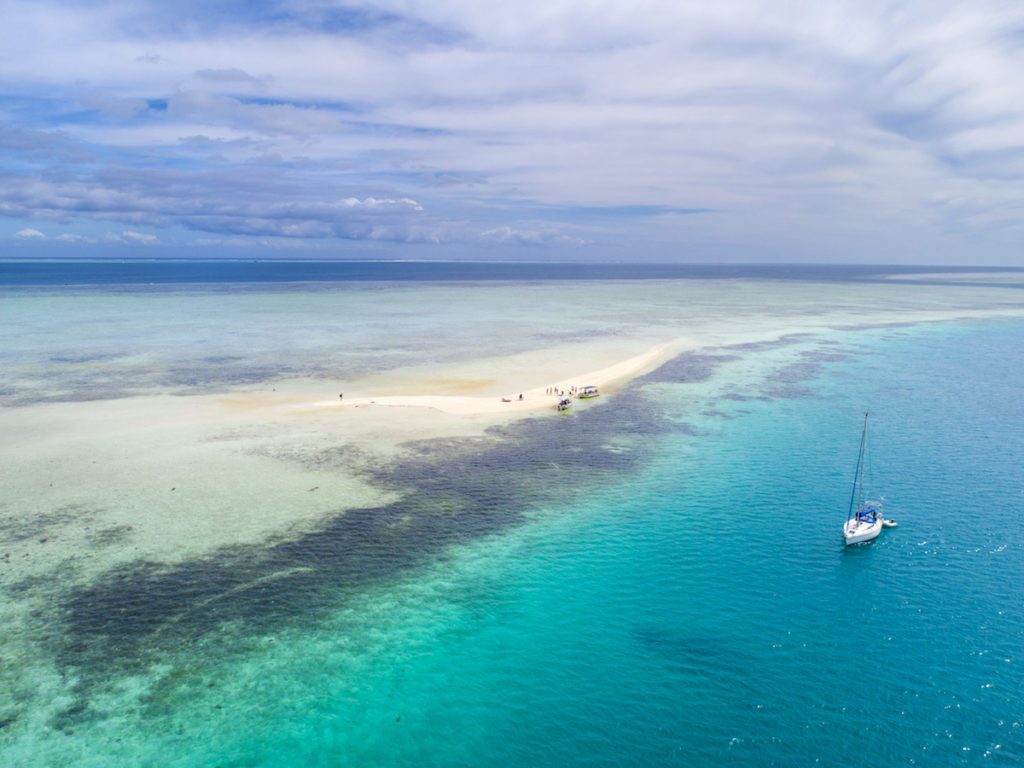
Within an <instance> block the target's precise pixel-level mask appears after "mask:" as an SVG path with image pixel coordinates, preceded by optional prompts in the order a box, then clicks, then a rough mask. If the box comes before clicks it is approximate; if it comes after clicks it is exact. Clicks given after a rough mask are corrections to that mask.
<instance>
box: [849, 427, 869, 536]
mask: <svg viewBox="0 0 1024 768" xmlns="http://www.w3.org/2000/svg"><path fill="white" fill-rule="evenodd" d="M867 436H868V414H867V412H866V411H865V413H864V429H863V430H862V431H861V433H860V450H859V451H858V452H857V469H856V471H854V473H853V488H851V489H850V509H849V511H848V512H847V513H846V519H847V520H849V519H850V518H851V517H853V501H854V499H856V498H857V490H858V489H859V488H860V469H861V462H862V461H863V460H864V443H865V441H866V440H867Z"/></svg>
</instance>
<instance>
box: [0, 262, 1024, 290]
mask: <svg viewBox="0 0 1024 768" xmlns="http://www.w3.org/2000/svg"><path fill="white" fill-rule="evenodd" d="M1011 271H1016V272H1019V273H1020V275H1021V280H1022V281H1024V269H1017V268H1006V267H925V266H905V265H899V266H886V265H851V264H763V265H758V264H644V263H634V262H621V263H615V262H611V263H593V262H544V261H538V262H480V261H477V262H473V261H300V260H295V259H291V260H288V259H282V260H271V259H263V260H255V259H152V260H146V259H126V260H122V261H116V260H97V261H88V260H84V259H53V260H49V261H38V260H17V259H9V260H0V286H3V285H10V286H18V285H131V284H140V283H141V284H145V283H154V284H168V283H186V284H187V283H282V282H332V281H346V282H353V281H360V282H361V281H411V282H420V281H460V282H461V281H493V280H631V279H634V280H649V279H720V278H742V279H758V278H762V279H780V280H872V279H876V278H877V277H878V276H879V275H916V274H927V273H933V272H943V273H949V274H956V273H982V274H983V273H985V272H992V273H996V272H1003V273H1006V272H1011Z"/></svg>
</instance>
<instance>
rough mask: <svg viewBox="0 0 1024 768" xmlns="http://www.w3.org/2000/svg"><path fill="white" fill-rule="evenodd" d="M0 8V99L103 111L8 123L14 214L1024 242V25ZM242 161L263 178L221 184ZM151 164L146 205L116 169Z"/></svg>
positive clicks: (442, 8)
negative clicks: (181, 17) (19, 130)
mask: <svg viewBox="0 0 1024 768" xmlns="http://www.w3.org/2000/svg"><path fill="white" fill-rule="evenodd" d="M9 5H10V8H11V12H12V13H13V15H15V16H16V17H17V18H18V19H19V22H21V23H20V24H18V25H8V26H7V27H5V28H4V29H3V30H0V49H3V50H5V52H7V57H6V59H5V72H4V73H3V74H2V75H0V84H2V85H3V86H4V92H6V93H8V94H11V95H12V97H17V96H18V95H19V94H23V95H25V97H26V98H34V97H35V96H36V95H37V94H43V95H44V96H45V97H46V98H48V99H51V100H53V102H54V103H56V104H68V105H70V104H74V103H76V102H77V103H79V104H86V105H90V106H92V107H93V108H94V109H96V110H98V111H100V112H101V113H102V115H103V116H105V117H106V118H107V119H106V120H100V119H97V120H95V121H93V122H89V121H88V120H81V119H77V118H76V120H68V121H66V122H61V121H60V120H59V119H55V120H53V121H51V122H42V121H41V122H37V123H33V124H32V125H27V126H25V131H26V132H24V136H25V137H27V138H26V139H25V141H28V140H34V139H32V137H38V139H39V141H40V142H42V137H43V136H44V134H45V135H47V136H49V137H50V138H49V139H48V141H49V142H50V144H53V142H54V138H53V137H54V136H57V135H59V136H60V139H61V150H62V151H61V153H60V156H59V157H57V155H55V152H54V150H53V148H52V147H50V149H49V150H48V153H49V154H48V156H47V158H44V157H43V154H44V153H43V152H42V145H41V143H40V147H39V148H38V151H36V152H33V151H32V149H31V148H29V149H25V148H24V147H22V146H20V145H19V148H18V150H17V151H18V158H19V160H20V161H22V162H23V163H25V164H30V163H33V162H34V163H36V165H35V166H33V167H32V168H28V167H27V165H26V166H17V168H18V169H19V172H22V171H23V172H24V173H25V174H28V175H32V174H36V175H35V177H34V179H35V182H36V183H35V184H34V185H28V184H24V183H23V182H22V181H18V180H17V179H16V180H15V181H14V182H12V184H10V185H8V184H5V185H4V188H5V189H6V190H7V191H5V192H4V193H3V194H2V195H0V198H2V199H0V214H6V215H9V216H18V217H21V218H27V219H29V220H41V221H46V220H58V221H66V220H71V219H94V220H101V221H104V220H116V221H120V222H124V223H125V225H127V226H135V227H146V228H156V227H164V226H179V227H183V228H186V229H189V228H191V229H194V230H197V231H202V232H212V233H215V234H217V235H223V236H230V237H287V238H293V239H294V238H331V237H343V238H368V239H389V238H390V239H393V240H394V241H396V242H406V241H407V240H409V239H413V240H414V241H416V242H448V241H450V240H451V239H452V238H470V239H471V237H472V236H471V235H468V234H467V233H471V232H487V233H488V234H487V235H486V237H487V239H488V240H489V241H499V240H500V241H503V242H508V243H510V244H512V243H521V244H535V243H545V242H546V243H556V242H563V241H562V240H560V239H559V237H569V239H570V240H572V239H573V238H572V237H571V236H569V235H564V233H565V232H572V231H573V230H572V226H573V221H572V220H571V216H572V213H571V212H572V210H573V209H574V208H577V207H580V206H606V207H615V206H619V207H624V208H627V207H629V206H645V205H646V206H664V207H669V208H672V207H676V208H712V209H715V210H718V211H725V212H728V213H729V215H728V216H724V215H723V216H719V217H717V218H709V219H707V220H703V221H700V222H697V221H693V220H691V217H669V218H666V219H665V220H661V221H659V222H657V223H656V225H655V223H654V222H649V221H647V222H639V221H633V222H630V221H628V220H627V219H621V220H620V221H615V222H611V221H609V222H605V223H604V225H603V227H602V233H601V234H599V235H594V237H613V236H615V235H616V233H617V236H618V237H620V238H621V239H622V240H623V241H630V242H632V241H634V239H635V238H636V237H641V238H644V237H647V236H652V237H657V238H661V240H660V241H659V242H672V241H673V240H675V241H685V240H687V239H688V238H693V237H695V236H696V235H695V233H698V232H699V233H700V237H701V238H704V239H706V240H713V241H717V242H719V243H725V242H728V243H729V244H730V245H731V246H734V247H737V248H741V247H749V248H751V249H753V250H754V251H757V252H761V253H764V254H766V255H775V256H778V255H780V254H784V253H785V252H786V251H787V250H788V249H790V247H791V245H792V242H793V239H794V238H797V237H803V238H805V243H806V244H807V245H808V247H815V246H816V245H817V246H822V245H824V246H828V247H832V246H833V244H834V240H835V238H834V237H832V234H831V233H833V232H835V231H838V230H843V231H845V232H848V233H852V235H851V236H850V237H847V238H846V240H847V241H849V242H852V241H853V240H854V239H856V236H857V233H860V235H861V236H862V237H864V238H869V239H871V241H872V242H873V243H876V244H877V246H878V247H877V249H876V252H875V255H874V258H882V259H884V258H887V257H891V256H892V255H894V254H897V255H898V253H899V249H901V248H902V247H903V243H904V242H905V240H906V238H907V237H908V236H912V235H916V236H918V237H920V238H921V239H922V240H928V239H934V240H941V239H942V238H944V237H948V236H949V233H950V232H957V233H960V235H962V236H963V238H964V242H965V243H966V242H968V241H969V240H971V239H973V241H974V245H973V247H970V248H968V247H967V246H966V245H965V246H964V247H963V253H964V254H969V255H971V256H973V255H974V254H975V253H977V252H978V251H979V247H978V246H979V244H980V245H982V246H983V245H984V244H985V243H986V242H987V238H988V236H989V233H988V229H987V228H988V226H989V222H991V221H993V220H998V221H1000V222H1008V223H1007V224H1006V226H1013V224H1014V222H1016V223H1018V224H1020V223H1022V222H1024V218H1018V217H1022V216H1024V214H1022V213H1021V212H1020V210H1019V208H1018V207H1016V206H1014V205H1013V203H1012V201H1013V200H1014V199H1022V198H1024V157H1022V154H1024V149H1022V147H1021V142H1020V139H1019V135H1020V131H1019V127H1020V126H1021V125H1024V79H1022V78H1020V77H1019V75H1018V73H1019V72H1021V71H1024V44H1022V37H1021V35H1020V32H1019V31H1017V30H1020V29H1024V6H1022V5H1020V4H1007V3H1003V2H997V1H996V0H978V1H977V2H974V3H970V4H964V3H955V2H951V1H947V0H939V2H925V1H924V0H906V1H905V2H902V3H899V4H897V5H887V4H873V3H859V2H853V1H852V0H850V1H849V2H839V3H825V4H823V3H815V2H811V1H810V0H805V1H804V2H797V3H790V4H784V5H783V6H780V5H779V4H778V3H776V2H769V1H768V0H736V2H733V3H729V4H727V5H713V4H712V5H709V4H706V3H705V4H693V3H679V2H675V1H674V0H638V2H636V3H633V4H629V5H624V4H621V3H618V4H616V3H603V4H599V5H597V6H595V5H594V4H593V3H592V2H584V1H583V0H563V1H561V2H556V3H551V2H542V0H523V2H521V3H517V4H513V5H506V6H502V5H500V4H493V3H479V2H473V1H471V0H430V1H429V2H428V1H427V0H379V1H378V2H376V3H375V4H374V8H375V11H374V14H377V15H374V16H373V18H374V19H378V22H379V23H376V26H375V25H374V24H373V23H371V24H369V25H367V26H365V27H361V28H360V29H359V30H345V29H338V28H330V29H318V28H317V19H318V18H319V16H318V13H319V12H320V10H322V6H321V5H320V4H307V3H300V2H288V1H287V0H285V1H284V2H283V3H282V4H281V7H282V8H283V9H285V10H287V12H288V17H289V18H290V19H293V20H295V21H294V23H288V24H279V25H274V26H273V27H266V26H261V25H260V24H259V23H256V22H255V21H252V20H249V19H247V18H245V15H244V14H239V15H238V17H237V18H234V17H233V18H232V19H231V24H230V32H229V33H228V32H226V31H225V30H226V29H227V27H226V26H225V24H224V23H223V18H222V17H218V18H204V17H203V16H202V14H197V15H196V17H195V18H191V19H190V22H189V24H188V25H183V24H180V23H179V22H178V20H176V19H175V18H172V17H170V16H168V15H167V14H168V12H167V9H166V8H163V7H161V6H160V4H153V5H146V4H145V2H143V4H142V6H138V7H135V6H132V5H131V4H129V5H127V6H126V5H123V4H119V3H113V2H111V3H109V4H104V3H102V2H101V4H100V5H99V6H96V5H91V6H90V7H88V8H84V7H79V6H74V5H72V6H67V5H66V4H60V5H56V4H53V3H51V2H49V1H48V0H40V2H34V3H27V2H22V0H12V2H11V3H10V4H9ZM140 9H141V10H140ZM143 11H144V12H143ZM126 14H127V15H126ZM378 16H379V18H378ZM127 21H131V22H132V23H126V22H127ZM146 25H151V29H150V30H148V31H147V29H146ZM130 30H139V31H137V32H133V31H130ZM157 30H159V34H156V31H157ZM1014 35H1016V36H1014ZM299 51H301V55H297V53H296V52H299ZM251 73H257V74H258V76H255V75H253V74H251ZM76 81H81V82H82V83H83V84H81V85H77V86H74V85H69V84H70V83H75V82H76ZM254 87H256V88H258V94H259V98H252V97H251V94H253V92H254V90H253V89H254ZM247 94H249V95H247ZM162 100H164V101H166V110H164V109H162V107H161V104H162ZM153 105H155V106H153ZM71 112H72V110H70V109H67V110H65V113H66V114H71ZM18 114H27V113H24V112H22V113H18ZM53 114H60V110H54V111H53ZM110 118H114V119H113V120H112V119H110ZM58 132H59V133H58ZM21 136H22V134H19V137H21ZM181 137H191V138H189V139H187V140H183V139H181ZM15 138H17V137H15ZM12 140H13V139H12ZM19 141H20V142H21V144H24V143H25V142H24V141H23V140H22V139H21V138H19ZM71 149H75V150H76V151H77V153H78V155H79V159H74V157H73V153H71V151H70V150H71ZM2 151H3V150H2V149H0V152H2ZM12 151H13V150H12ZM46 162H50V163H52V164H55V163H63V165H62V166H61V167H60V168H59V169H56V170H57V171H58V172H53V171H54V166H53V165H52V164H51V165H46V164H45V163H46ZM90 164H91V165H90ZM243 164H245V165H246V166H247V167H251V168H254V169H262V170H263V171H264V176H263V177H262V178H260V179H258V180H257V179H255V178H253V179H249V180H246V181H245V182H244V183H238V184H234V185H232V183H231V182H232V181H233V180H238V179H239V174H238V168H239V167H240V166H241V165H243ZM147 165H149V166H152V168H153V169H154V176H153V178H154V180H156V183H155V185H153V184H141V183H139V181H138V180H137V179H132V178H130V174H129V173H128V172H127V170H126V169H128V168H140V167H145V166H147ZM87 166H88V167H87ZM10 167H13V166H10ZM97 168H100V169H104V168H105V171H104V170H96V169H97ZM67 169H70V170H67ZM272 169H274V170H273V172H271V170H272ZM44 170H45V171H46V173H44V172H43V171H44ZM157 176H159V179H157ZM442 177H443V178H450V179H472V180H474V184H475V186H474V185H469V184H438V183H436V182H435V181H433V180H436V179H438V178H442ZM29 186H33V187H34V188H33V189H28V187H29ZM936 201H941V203H938V204H937V203H936ZM441 211H443V212H444V213H443V215H442V214H441V213H438V212H441ZM559 211H563V212H564V214H563V215H564V217H565V220H564V221H560V220H559V218H558V217H559V215H560V214H559ZM539 212H543V218H544V219H545V220H544V221H534V219H536V218H537V217H538V216H541V213H539ZM488 214H489V215H488ZM484 221H486V224H482V223H481V222H484ZM524 221H528V222H529V223H527V224H524V223H522V222H524ZM725 222H728V224H727V225H726V224H725ZM716 227H721V228H723V229H716ZM796 229H799V230H800V232H799V233H797V234H790V233H791V232H793V230H796ZM960 235H958V236H960ZM588 237H590V235H589V234H588ZM887 238H888V239H887ZM886 242H888V245H886ZM769 252H771V254H769Z"/></svg>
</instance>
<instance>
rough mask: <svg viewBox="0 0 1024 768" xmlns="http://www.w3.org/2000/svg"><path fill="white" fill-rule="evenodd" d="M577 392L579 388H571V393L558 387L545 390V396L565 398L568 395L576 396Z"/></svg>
mask: <svg viewBox="0 0 1024 768" xmlns="http://www.w3.org/2000/svg"><path fill="white" fill-rule="evenodd" d="M577 390H578V388H577V387H569V391H568V392H566V391H565V390H564V389H559V388H558V387H548V388H547V389H546V390H544V392H545V394H548V395H558V396H559V397H565V396H566V395H569V396H572V395H575V394H576V392H577Z"/></svg>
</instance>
